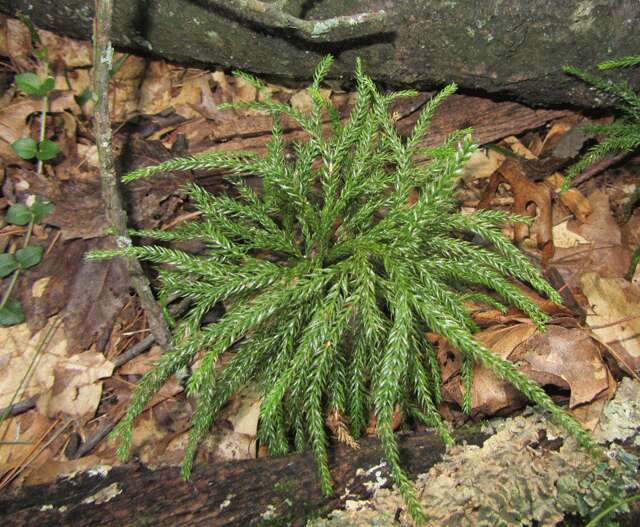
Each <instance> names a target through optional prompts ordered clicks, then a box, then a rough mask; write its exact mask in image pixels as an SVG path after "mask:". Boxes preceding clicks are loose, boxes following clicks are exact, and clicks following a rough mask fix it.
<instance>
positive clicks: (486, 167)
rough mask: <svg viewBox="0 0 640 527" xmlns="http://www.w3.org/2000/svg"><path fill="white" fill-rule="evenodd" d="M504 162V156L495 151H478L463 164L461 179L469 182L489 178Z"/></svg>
mask: <svg viewBox="0 0 640 527" xmlns="http://www.w3.org/2000/svg"><path fill="white" fill-rule="evenodd" d="M504 160H505V156H504V154H501V153H499V152H497V151H496V150H493V149H487V150H486V151H483V150H478V151H476V152H474V153H473V155H472V156H471V157H470V158H469V161H467V162H466V163H465V165H464V170H463V178H464V179H465V181H469V180H475V179H483V178H488V177H491V174H493V173H494V172H495V171H496V170H498V168H499V167H500V165H501V164H502V162H503V161H504Z"/></svg>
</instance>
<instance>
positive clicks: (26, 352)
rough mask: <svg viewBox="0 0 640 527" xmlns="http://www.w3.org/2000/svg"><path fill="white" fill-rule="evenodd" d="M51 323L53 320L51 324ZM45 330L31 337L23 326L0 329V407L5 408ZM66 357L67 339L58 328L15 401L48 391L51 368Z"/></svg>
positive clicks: (33, 356) (32, 359) (23, 376)
mask: <svg viewBox="0 0 640 527" xmlns="http://www.w3.org/2000/svg"><path fill="white" fill-rule="evenodd" d="M52 322H53V321H52ZM46 331H47V328H44V329H42V330H41V331H39V332H37V333H35V334H34V335H31V332H30V330H29V327H28V326H27V324H19V325H17V326H11V327H8V328H0V408H2V407H4V406H7V405H8V404H10V403H11V400H12V398H13V396H14V394H15V393H16V391H17V390H18V388H19V386H20V385H21V383H22V379H23V378H25V376H26V375H27V372H28V371H29V368H30V365H31V364H32V363H34V362H33V361H34V358H35V357H36V351H37V346H38V343H39V342H40V341H41V340H42V338H43V337H44V335H45V334H46ZM66 355H67V339H66V338H65V336H64V329H63V327H62V325H61V326H60V327H58V329H57V330H56V332H55V334H53V335H52V336H51V339H50V341H49V344H48V346H47V348H46V349H45V350H44V352H41V353H40V354H39V356H38V357H37V361H36V362H35V363H34V365H35V366H34V367H33V368H32V373H31V374H30V376H29V378H28V380H27V381H26V382H25V383H24V384H23V386H22V390H21V391H20V392H18V396H17V398H16V401H21V400H22V399H26V398H28V397H31V396H33V395H37V394H41V393H45V392H47V391H48V390H50V389H51V387H52V386H53V383H54V380H55V369H56V367H57V366H58V364H59V362H60V360H64V358H65V357H66Z"/></svg>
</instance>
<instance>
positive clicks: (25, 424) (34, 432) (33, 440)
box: [0, 412, 53, 475]
mask: <svg viewBox="0 0 640 527" xmlns="http://www.w3.org/2000/svg"><path fill="white" fill-rule="evenodd" d="M52 423H53V421H52V420H50V419H47V418H46V417H45V416H44V415H41V414H39V413H38V412H27V413H26V414H22V415H18V416H16V417H12V418H10V419H7V420H6V421H5V422H4V423H3V424H2V430H3V432H4V435H3V436H2V441H6V442H11V443H13V444H7V445H3V446H2V447H0V475H4V474H5V473H6V472H7V471H8V470H10V469H13V468H15V467H17V466H19V465H20V464H21V462H22V460H23V459H24V458H25V456H27V455H28V454H29V453H30V452H31V451H32V450H33V449H34V446H35V445H37V444H38V442H39V441H40V439H41V438H42V436H43V435H44V434H45V433H46V432H47V430H49V428H51V424H52Z"/></svg>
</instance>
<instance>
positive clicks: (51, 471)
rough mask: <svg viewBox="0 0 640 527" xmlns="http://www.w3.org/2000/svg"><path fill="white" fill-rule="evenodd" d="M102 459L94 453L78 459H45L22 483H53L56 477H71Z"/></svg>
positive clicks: (99, 462)
mask: <svg viewBox="0 0 640 527" xmlns="http://www.w3.org/2000/svg"><path fill="white" fill-rule="evenodd" d="M103 463H104V460H103V459H101V458H99V457H98V456H95V455H89V456H84V457H81V458H78V459H52V458H49V459H47V460H46V461H45V462H44V463H42V464H41V465H40V466H39V467H38V470H31V471H29V473H28V474H27V475H26V476H25V478H24V481H23V485H24V486H29V485H43V484H45V483H53V482H54V481H56V480H57V479H58V478H62V477H65V478H71V477H73V476H74V475H75V474H78V473H80V472H86V471H87V470H90V469H92V468H94V467H95V466H96V465H100V464H103Z"/></svg>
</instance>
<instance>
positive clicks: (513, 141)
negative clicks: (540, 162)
mask: <svg viewBox="0 0 640 527" xmlns="http://www.w3.org/2000/svg"><path fill="white" fill-rule="evenodd" d="M503 141H504V142H505V143H506V144H507V145H508V146H509V148H511V150H512V152H513V153H514V154H518V155H519V156H522V157H524V158H525V159H538V158H537V157H536V156H535V155H534V154H533V152H531V150H529V149H528V148H527V147H526V146H524V145H523V144H522V143H521V142H520V140H519V139H518V138H517V137H515V136H513V135H510V136H509V137H505V138H504V139H503Z"/></svg>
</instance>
